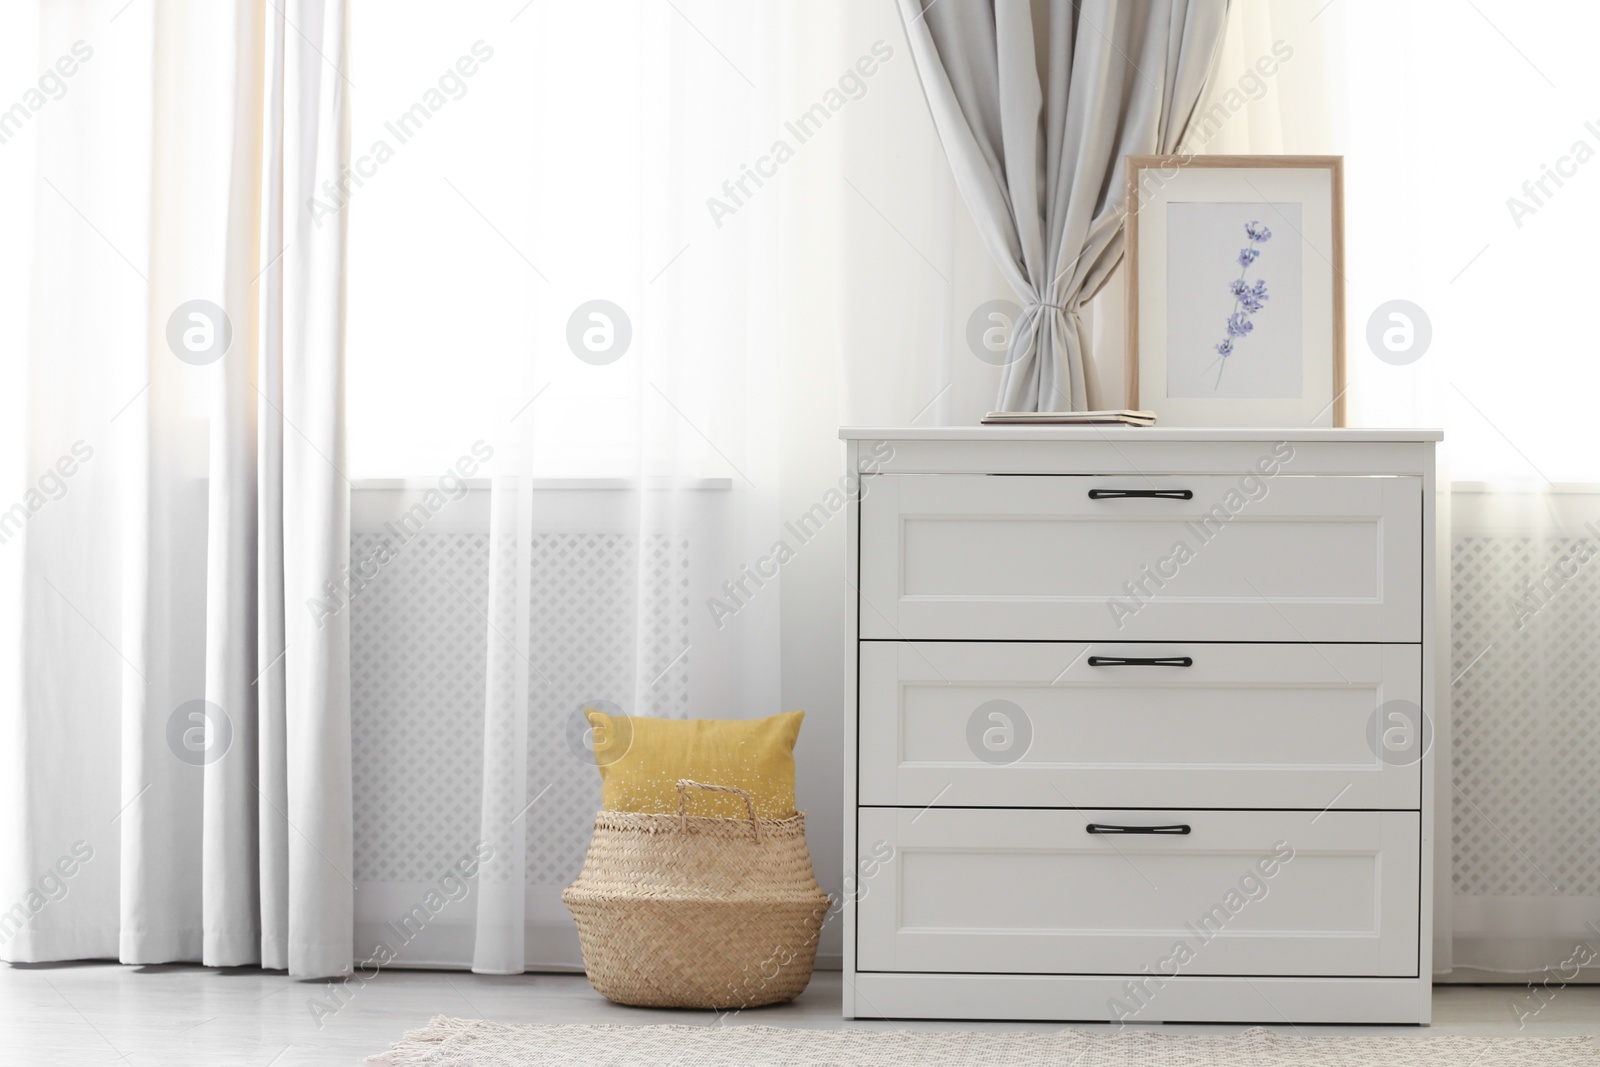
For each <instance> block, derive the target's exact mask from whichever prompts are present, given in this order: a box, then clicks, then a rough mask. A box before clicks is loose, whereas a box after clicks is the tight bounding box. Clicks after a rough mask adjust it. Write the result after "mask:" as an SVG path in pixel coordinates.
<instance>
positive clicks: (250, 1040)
mask: <svg viewBox="0 0 1600 1067" xmlns="http://www.w3.org/2000/svg"><path fill="white" fill-rule="evenodd" d="M323 992H324V990H323V987H322V985H321V984H320V983H311V982H297V981H292V980H290V979H289V978H286V977H285V976H284V975H282V974H275V973H266V972H263V971H259V970H255V969H251V968H238V969H232V970H222V971H218V970H212V969H207V968H203V967H192V966H164V967H125V966H121V965H118V964H113V963H76V964H35V965H25V966H11V965H0V1064H4V1065H6V1067H10V1065H13V1064H15V1065H18V1067H23V1065H26V1067H42V1065H47V1064H49V1065H54V1064H70V1065H72V1067H91V1065H98V1064H125V1065H130V1067H141V1065H145V1064H149V1065H152V1067H155V1065H159V1067H174V1065H189V1064H203V1065H205V1067H234V1065H240V1067H245V1065H248V1067H268V1065H271V1067H292V1065H295V1067H297V1065H302V1064H319V1065H320V1064H355V1063H360V1062H361V1060H362V1059H363V1058H364V1057H366V1056H367V1055H370V1054H372V1053H375V1052H380V1051H382V1050H384V1049H386V1048H388V1046H389V1045H390V1043H392V1042H393V1041H394V1040H396V1039H397V1038H398V1037H399V1036H400V1035H401V1034H402V1033H403V1032H404V1031H406V1030H407V1029H410V1028H412V1027H416V1026H419V1025H421V1024H422V1023H424V1022H426V1021H427V1020H428V1019H429V1018H430V1017H431V1016H433V1015H436V1014H445V1015H455V1016H462V1017H467V1018H491V1019H495V1020H498V1021H500V1022H540V1023H596V1022H605V1023H623V1024H633V1025H641V1024H647V1023H657V1022H673V1023H686V1022H687V1023H697V1024H704V1025H708V1026H709V1025H731V1026H738V1025H744V1024H750V1023H760V1024H765V1025H771V1026H800V1027H837V1026H842V1025H845V1024H844V1023H843V1022H842V1021H841V1020H840V1018H839V975H838V973H837V972H822V971H819V972H817V975H816V978H815V979H814V980H813V981H812V983H811V988H809V989H808V990H806V992H805V993H804V995H802V996H801V997H800V999H799V1000H797V1001H795V1002H794V1003H792V1004H787V1005H782V1006H779V1007H773V1008H760V1009H755V1010H751V1011H746V1012H742V1013H737V1014H734V1015H731V1016H718V1015H715V1014H712V1013H710V1012H667V1011H646V1010H642V1009H637V1008H623V1007H618V1006H617V1005H614V1004H611V1003H609V1002H607V1001H606V1000H604V999H602V998H601V997H600V995H599V994H597V993H596V992H595V991H594V990H593V989H591V988H590V987H589V983H588V982H587V981H586V980H585V979H584V978H583V977H582V976H581V975H544V974H540V975H532V974H530V975H519V976H515V977H490V976H485V975H474V974H463V973H458V972H443V971H385V972H383V973H382V974H380V975H379V976H378V977H377V979H376V980H374V981H373V982H372V983H370V984H369V985H367V986H366V987H364V988H362V989H361V990H359V991H358V992H356V993H355V994H354V995H353V996H352V997H351V998H350V1000H349V1002H348V1003H347V1004H346V1005H345V1007H344V1008H343V1009H342V1010H340V1011H338V1012H337V1013H336V1014H334V1015H332V1016H330V1017H326V1018H324V1019H322V1020H321V1025H320V1026H319V1025H318V1020H317V1018H316V1017H315V1015H314V1014H313V1012H312V1010H311V1008H310V1007H309V1006H308V1001H309V1000H310V999H311V998H313V997H315V996H316V995H317V994H319V993H323ZM1527 996H1528V990H1527V988H1526V987H1525V986H1444V987H1441V988H1439V989H1438V991H1437V992H1436V993H1435V995H1434V1026H1433V1027H1432V1028H1431V1031H1429V1030H1422V1029H1420V1028H1417V1027H1379V1028H1367V1029H1365V1031H1363V1028H1357V1027H1300V1028H1294V1027H1273V1029H1278V1030H1283V1031H1286V1032H1291V1033H1293V1032H1298V1033H1303V1034H1312V1033H1358V1032H1372V1033H1399V1034H1405V1035H1415V1036H1421V1035H1423V1034H1426V1033H1429V1032H1432V1033H1453V1034H1478V1035H1502V1036H1517V1035H1519V1034H1520V1035H1522V1036H1529V1037H1533V1036H1541V1037H1550V1036H1565V1035H1574V1034H1600V987H1597V986H1574V987H1570V988H1568V989H1564V990H1561V991H1559V992H1558V993H1557V994H1556V995H1555V997H1554V998H1553V999H1552V1000H1550V1001H1549V1003H1548V1004H1546V1005H1545V1006H1544V1007H1543V1009H1542V1010H1540V1011H1539V1012H1538V1013H1537V1014H1536V1015H1534V1016H1533V1017H1532V1018H1529V1019H1528V1020H1527V1021H1526V1026H1525V1027H1524V1028H1522V1029H1521V1030H1519V1029H1518V1026H1517V1017H1516V1014H1515V1013H1514V1010H1513V1005H1515V1004H1523V1005H1525V1006H1528V1007H1530V1008H1531V1007H1532V1006H1533V1005H1534V1004H1535V1003H1536V1002H1535V1001H1532V1000H1527V999H1525V998H1526V997H1527ZM850 1025H858V1026H870V1027H874V1028H880V1029H897V1028H911V1029H999V1028H1006V1029H1016V1028H1027V1025H1026V1024H995V1023H991V1024H984V1023H948V1024H946V1023H897V1022H890V1023H877V1022H872V1023H865V1022H864V1023H853V1024H850ZM1039 1025H1042V1024H1039ZM1049 1028H1051V1029H1054V1028H1056V1027H1055V1026H1051V1027H1049ZM1084 1028H1085V1029H1097V1027H1093V1026H1084ZM1163 1029H1165V1030H1167V1031H1168V1032H1181V1031H1190V1032H1207V1033H1217V1032H1235V1031H1237V1030H1240V1029H1242V1027H1233V1026H1230V1027H1215V1026H1213V1027H1194V1026H1182V1027H1178V1026H1174V1027H1166V1028H1163Z"/></svg>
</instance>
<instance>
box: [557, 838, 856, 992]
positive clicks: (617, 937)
mask: <svg viewBox="0 0 1600 1067" xmlns="http://www.w3.org/2000/svg"><path fill="white" fill-rule="evenodd" d="M561 899H562V900H563V901H565V902H566V905H567V908H568V910H570V911H571V912H572V917H573V918H574V919H575V920H577V923H578V940H579V943H580V944H581V946H582V948H583V963H584V969H585V970H586V971H587V972H588V975H589V981H590V982H591V983H592V984H593V985H594V987H595V989H597V990H598V991H599V992H600V993H601V994H603V995H604V996H605V997H607V998H608V999H610V1000H613V1001H616V1002H617V1003H618V1004H633V1005H638V1006H642V1007H653V1008H660V1007H670V1008H715V1009H718V1010H724V1009H730V1008H752V1007H757V1006H760V1005H763V1004H778V1003H781V1002H783V1001H786V1000H793V999H794V998H795V997H797V996H799V995H800V993H801V991H803V990H804V989H805V987H806V985H807V984H808V983H809V982H810V981H811V969H812V966H813V965H814V963H815V961H816V953H817V938H818V935H819V934H820V933H821V930H822V925H823V922H824V921H825V920H826V918H827V915H828V909H829V905H830V903H831V902H830V900H829V898H828V895H827V894H826V893H824V892H823V891H822V889H821V887H819V886H818V885H817V878H816V874H815V873H814V872H813V870H812V867H811V854H810V852H809V851H807V849H806V838H805V815H804V813H801V814H799V815H796V816H794V817H793V818H790V819H781V820H772V821H768V820H761V821H759V822H752V821H749V820H740V819H713V818H702V817H698V816H688V817H684V816H679V815H650V814H643V813H634V812H620V811H602V812H599V813H598V814H596V816H595V821H594V838H593V840H592V841H591V842H590V845H589V853H588V855H587V856H586V857H585V859H584V862H583V870H582V871H581V872H580V873H579V874H578V880H577V881H575V882H573V883H572V885H570V886H568V887H567V888H566V890H565V891H564V892H563V893H562V894H561Z"/></svg>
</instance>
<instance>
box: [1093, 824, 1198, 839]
mask: <svg viewBox="0 0 1600 1067" xmlns="http://www.w3.org/2000/svg"><path fill="white" fill-rule="evenodd" d="M1084 830H1085V831H1087V832H1088V833H1091V834H1172V835H1175V836H1180V837H1181V836H1182V835H1184V834H1187V833H1188V832H1189V824H1188V823H1186V822H1184V823H1179V824H1178V825H1176V826H1111V825H1109V824H1107V823H1101V822H1092V823H1090V824H1089V825H1088V826H1085V827H1084Z"/></svg>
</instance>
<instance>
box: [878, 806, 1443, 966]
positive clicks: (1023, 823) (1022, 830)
mask: <svg viewBox="0 0 1600 1067" xmlns="http://www.w3.org/2000/svg"><path fill="white" fill-rule="evenodd" d="M1419 820H1420V816H1419V815H1418V814H1417V813H1416V812H1414V811H1413V812H1408V811H1395V812H1346V811H1328V812H1323V813H1320V814H1319V813H1315V812H1304V811H1293V812H1278V811H1183V810H1172V811H1114V810H1089V809H1085V810H1082V811H1079V810H1075V809H1067V810H1030V809H1022V810H1018V809H995V808H989V809H971V808H968V809H948V808H946V809H941V808H928V809H924V810H914V809H904V808H862V809H860V812H859V821H858V825H859V827H860V833H859V837H858V841H857V846H858V851H859V854H860V859H861V861H862V866H861V868H860V869H861V870H863V871H866V870H873V871H874V872H875V873H874V874H873V876H872V878H871V880H870V881H866V882H865V883H864V885H863V887H862V891H861V892H860V893H859V894H858V904H857V912H856V929H857V941H856V967H857V969H858V970H862V971H930V972H932V971H942V972H957V973H994V974H1141V973H1145V974H1157V975H1250V976H1274V977H1276V976H1284V977H1289V976H1328V977H1335V976H1368V977H1411V976H1415V975H1416V973H1417V929H1418V922H1419V918H1420V917H1419V914H1418V887H1419V879H1420V874H1421V868H1420V849H1421V834H1420V830H1421V827H1420V821H1419ZM1090 825H1095V826H1099V827H1109V828H1126V829H1132V830H1136V829H1145V828H1150V827H1180V826H1186V827H1188V828H1189V829H1188V832H1187V833H1178V832H1171V833H1159V834H1148V833H1134V832H1122V833H1092V832H1089V830H1088V827H1089V826H1090ZM885 857H888V858H887V860H885Z"/></svg>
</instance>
